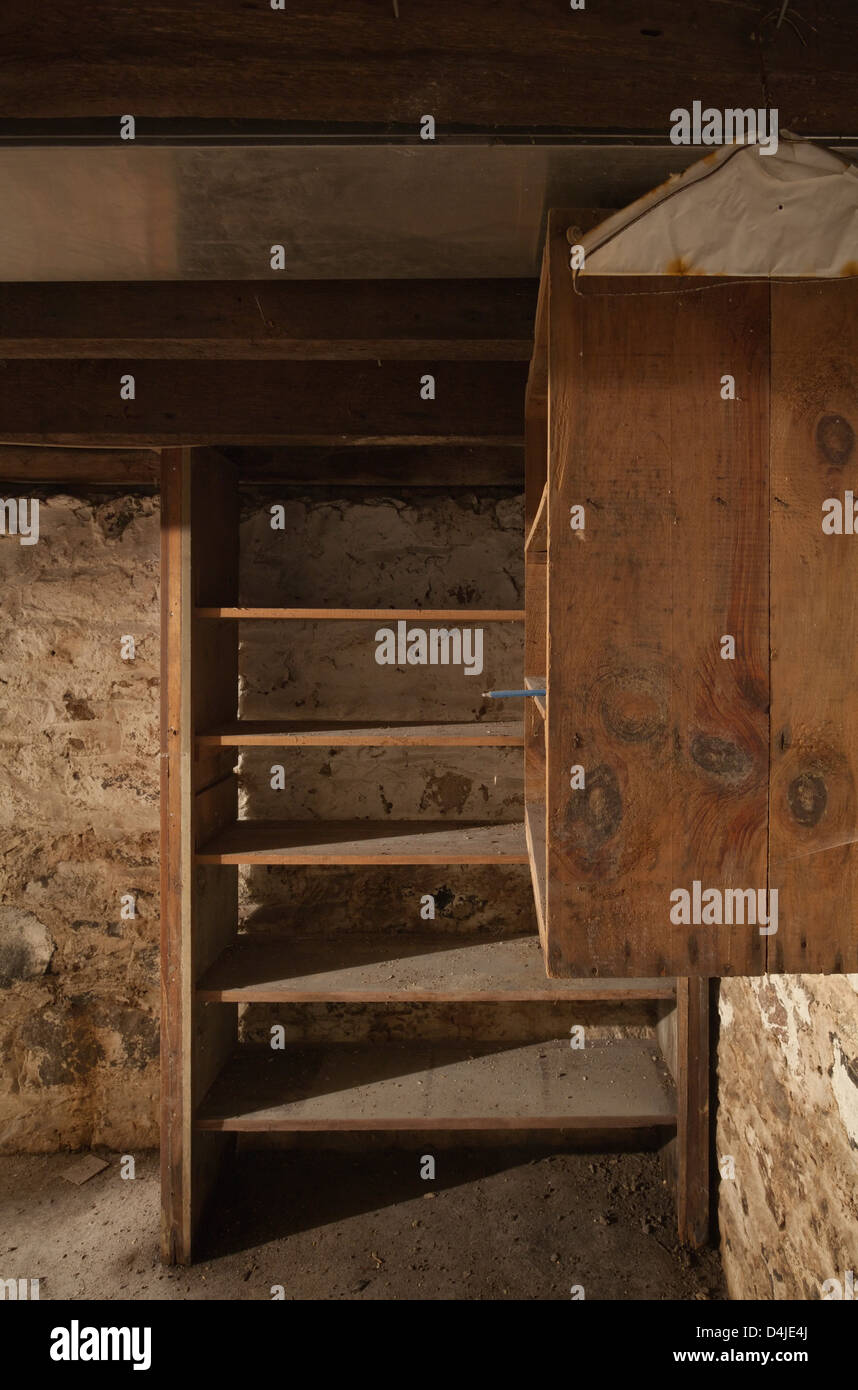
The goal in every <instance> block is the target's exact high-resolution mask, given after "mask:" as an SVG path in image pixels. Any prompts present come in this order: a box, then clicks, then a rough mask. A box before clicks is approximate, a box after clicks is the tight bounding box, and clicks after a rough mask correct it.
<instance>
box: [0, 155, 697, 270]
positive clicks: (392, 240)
mask: <svg viewBox="0 0 858 1390" xmlns="http://www.w3.org/2000/svg"><path fill="white" fill-rule="evenodd" d="M700 154H701V151H700V150H699V149H694V148H676V147H674V146H671V145H669V144H661V143H659V144H655V145H654V144H652V143H647V144H640V145H635V144H634V143H621V142H619V141H617V142H616V143H615V144H610V143H604V142H602V143H598V144H597V143H594V144H581V143H577V144H570V145H556V144H553V145H547V146H546V145H543V146H539V145H530V146H521V145H518V146H516V145H513V146H509V145H482V146H472V145H448V146H440V145H439V146H437V147H435V146H426V147H414V146H402V145H399V146H397V145H391V146H382V147H379V146H378V145H366V146H363V145H355V144H348V145H334V146H332V145H330V144H325V145H321V144H320V145H302V146H279V147H278V146H259V145H253V146H244V147H236V146H235V145H229V146H217V145H191V146H188V145H178V146H140V147H136V148H116V147H112V148H111V147H103V146H82V147H81V146H75V147H71V148H69V147H66V148H58V147H39V148H32V147H30V148H2V149H0V189H2V204H0V206H2V212H0V279H2V280H170V279H181V280H241V279H263V278H265V277H267V276H275V275H277V274H280V273H282V272H277V271H272V270H271V268H270V263H269V250H270V247H271V246H272V245H273V244H275V243H280V244H282V245H283V246H284V247H285V250H286V269H287V273H288V274H289V275H290V276H291V277H293V278H297V279H312V278H319V279H340V278H344V277H345V278H349V277H355V278H376V277H384V278H398V277H402V278H407V277H412V276H452V277H470V276H527V275H536V274H538V270H539V266H538V257H539V251H540V247H541V243H542V236H543V228H544V222H545V215H546V212H547V210H548V209H549V208H550V207H552V206H554V207H560V206H567V207H600V208H618V207H622V206H624V205H625V204H626V203H628V202H629V201H631V200H632V199H633V198H636V197H638V196H640V195H641V194H642V193H645V192H646V191H647V190H648V189H649V188H651V187H653V185H655V184H657V183H660V182H661V181H662V180H663V179H665V178H667V176H668V175H669V174H671V173H673V172H676V171H679V170H681V169H684V168H685V167H686V166H687V165H688V164H690V163H692V162H693V161H694V160H695V159H697V158H699V156H700Z"/></svg>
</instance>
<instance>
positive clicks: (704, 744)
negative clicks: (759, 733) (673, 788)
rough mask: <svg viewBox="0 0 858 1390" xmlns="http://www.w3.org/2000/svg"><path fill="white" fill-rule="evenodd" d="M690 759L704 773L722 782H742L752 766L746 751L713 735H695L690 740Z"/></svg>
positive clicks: (751, 759)
mask: <svg viewBox="0 0 858 1390" xmlns="http://www.w3.org/2000/svg"><path fill="white" fill-rule="evenodd" d="M691 757H692V758H693V760H694V762H696V764H697V766H698V767H702V769H703V771H704V772H709V773H711V774H712V776H713V777H718V778H719V779H720V780H721V781H723V782H744V780H745V778H746V777H747V776H748V774H749V773H750V771H751V769H752V767H753V765H754V762H753V758H752V757H751V755H750V753H748V752H747V750H746V749H744V748H741V747H740V746H739V744H738V743H733V742H732V741H731V740H730V739H727V738H718V737H717V736H716V735H715V734H695V735H694V737H693V738H692V740H691Z"/></svg>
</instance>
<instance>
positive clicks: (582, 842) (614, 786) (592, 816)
mask: <svg viewBox="0 0 858 1390" xmlns="http://www.w3.org/2000/svg"><path fill="white" fill-rule="evenodd" d="M622 818H623V799H622V796H621V794H620V784H619V781H618V780H617V774H616V773H615V771H614V769H613V768H612V767H609V766H608V765H607V763H600V765H599V766H598V767H594V768H593V769H592V770H590V771H588V772H587V773H586V777H585V787H584V789H583V790H582V791H579V792H573V793H571V795H570V797H569V801H568V803H567V807H566V817H565V823H564V825H563V828H562V831H561V838H562V839H563V840H565V841H567V842H569V843H571V844H572V845H574V847H575V849H577V850H579V851H580V852H581V853H583V854H588V855H589V854H595V853H596V851H597V850H599V849H601V848H602V845H604V844H605V842H606V841H607V840H610V838H611V836H612V835H615V834H616V833H617V830H618V829H619V826H620V822H621V820H622Z"/></svg>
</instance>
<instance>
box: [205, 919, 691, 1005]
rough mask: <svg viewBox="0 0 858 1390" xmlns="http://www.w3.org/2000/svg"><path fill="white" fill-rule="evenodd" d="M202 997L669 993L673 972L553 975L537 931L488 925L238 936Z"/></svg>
mask: <svg viewBox="0 0 858 1390" xmlns="http://www.w3.org/2000/svg"><path fill="white" fill-rule="evenodd" d="M197 993H198V995H199V997H200V998H201V999H209V1000H232V1001H234V1002H235V1003H251V1002H274V1003H276V1002H278V1001H282V1002H285V1003H288V1002H290V1001H296V1000H305V1001H306V1000H310V1001H314V1000H315V1001H318V1000H349V1001H352V1002H354V1001H360V1002H378V1001H382V1000H383V1001H386V1002H394V1003H395V1002H396V1001H397V1000H401V999H403V998H405V999H408V1000H410V1001H412V1002H417V1001H419V1000H433V1001H442V1002H443V1001H447V1000H496V1001H498V1000H499V1001H505V1000H521V999H532V1000H539V999H561V1000H564V999H565V1000H567V1001H568V1000H584V1001H614V1000H648V999H649V1000H652V999H672V998H673V997H674V995H675V993H676V984H675V981H673V980H550V979H549V978H548V976H547V975H546V973H545V964H544V961H543V958H542V951H541V949H540V945H539V941H538V939H537V938H536V936H533V935H530V936H491V935H487V934H485V933H483V932H479V933H467V934H464V933H461V934H455V935H453V934H447V935H440V934H438V933H437V932H436V933H434V934H429V933H422V932H397V933H395V934H392V933H390V932H377V933H374V934H370V933H361V932H343V933H342V934H341V935H340V936H337V937H333V938H332V937H331V936H330V935H329V934H328V933H324V934H322V933H317V934H316V935H315V936H306V937H301V938H297V939H295V938H292V937H290V938H288V939H287V938H284V939H282V940H281V939H279V938H278V939H274V940H270V939H265V938H253V937H239V938H238V940H237V941H236V943H235V945H234V946H233V947H231V948H230V949H228V950H227V951H226V952H225V953H224V955H223V956H222V957H221V958H220V959H219V960H217V961H216V962H215V964H214V965H213V966H212V967H211V968H210V969H209V970H207V971H206V972H205V973H204V975H203V978H202V979H201V980H200V983H199V985H198V987H197Z"/></svg>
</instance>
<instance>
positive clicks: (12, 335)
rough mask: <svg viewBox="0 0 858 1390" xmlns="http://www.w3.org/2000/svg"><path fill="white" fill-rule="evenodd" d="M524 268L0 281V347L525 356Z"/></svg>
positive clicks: (528, 302)
mask: <svg viewBox="0 0 858 1390" xmlns="http://www.w3.org/2000/svg"><path fill="white" fill-rule="evenodd" d="M535 306H536V282H535V281H531V280H511V279H507V280H497V279H494V280H292V281H288V280H287V281H276V280H275V281H272V280H248V281H240V282H238V283H236V282H231V283H230V282H223V283H219V282H217V281H214V282H212V281H207V282H200V281H196V282H187V281H186V282H183V281H178V282H173V281H167V282H165V281H141V282H130V281H117V282H106V283H101V282H96V283H85V282H66V283H51V284H28V283H19V284H3V285H0V358H10V357H25V358H43V357H47V358H99V357H108V358H111V357H115V358H118V357H130V358H138V359H139V358H195V359H200V358H204V359H205V358H208V359H214V358H227V359H232V360H238V359H241V358H262V359H267V360H271V359H277V358H296V359H304V360H307V359H311V358H312V359H316V358H318V359H332V360H336V361H344V360H348V359H377V358H382V359H387V360H390V359H398V360H404V359H411V360H416V361H421V362H422V361H425V360H426V359H430V358H431V359H436V360H439V361H452V360H457V361H458V360H467V359H472V360H475V361H482V362H488V361H501V362H516V361H521V362H526V361H527V360H528V359H529V357H530V346H531V339H532V336H533V315H534V309H535Z"/></svg>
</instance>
